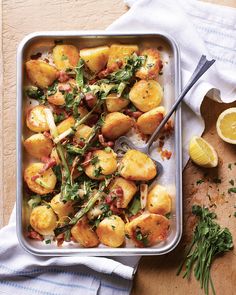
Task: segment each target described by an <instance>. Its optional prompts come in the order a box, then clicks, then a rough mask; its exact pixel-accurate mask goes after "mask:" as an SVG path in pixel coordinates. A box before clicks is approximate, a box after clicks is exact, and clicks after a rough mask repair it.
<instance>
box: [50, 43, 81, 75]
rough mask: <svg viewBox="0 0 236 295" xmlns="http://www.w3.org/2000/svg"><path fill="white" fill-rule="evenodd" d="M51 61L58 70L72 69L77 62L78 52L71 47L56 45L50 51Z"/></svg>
mask: <svg viewBox="0 0 236 295" xmlns="http://www.w3.org/2000/svg"><path fill="white" fill-rule="evenodd" d="M52 55H53V61H54V63H55V65H56V67H57V68H58V69H59V70H66V69H68V68H69V69H70V68H73V67H75V66H76V65H77V63H78V61H79V51H78V49H77V48H76V47H75V46H73V45H56V46H55V47H54V48H53V51H52Z"/></svg>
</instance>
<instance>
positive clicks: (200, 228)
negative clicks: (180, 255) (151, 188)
mask: <svg viewBox="0 0 236 295" xmlns="http://www.w3.org/2000/svg"><path fill="white" fill-rule="evenodd" d="M192 213H193V214H194V215H196V216H197V217H198V218H199V221H198V223H197V225H196V227H195V230H194V234H193V240H192V243H191V245H190V248H189V250H188V252H187V255H186V258H185V259H184V261H183V262H182V264H181V265H180V267H179V269H178V271H177V275H179V274H180V272H181V271H182V269H183V267H184V265H185V272H184V274H183V278H185V277H187V278H188V279H189V278H190V275H191V272H192V270H193V271H194V276H195V278H196V279H197V280H198V281H200V284H201V288H203V289H204V292H205V294H207V295H208V294H209V287H210V288H211V290H212V294H216V292H215V288H214V285H213V282H212V279H211V274H210V269H211V264H212V262H213V260H214V259H215V258H216V256H217V255H218V254H223V253H224V252H227V251H229V250H231V249H232V248H233V239H232V235H231V233H230V231H229V230H228V228H221V227H220V225H219V224H217V223H216V222H215V220H214V219H215V218H216V217H217V216H216V214H215V213H213V212H210V211H209V210H208V208H204V207H200V206H198V205H194V206H193V207H192Z"/></svg>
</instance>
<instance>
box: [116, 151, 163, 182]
mask: <svg viewBox="0 0 236 295" xmlns="http://www.w3.org/2000/svg"><path fill="white" fill-rule="evenodd" d="M119 172H120V175H121V176H122V177H124V178H125V179H128V180H137V181H138V180H139V181H148V180H151V179H153V178H154V177H155V176H156V174H157V170H156V166H155V164H154V162H153V161H152V159H151V158H149V157H148V156H147V155H146V154H144V153H142V152H139V151H136V150H128V151H127V152H126V153H125V155H124V157H123V158H122V160H121V162H120V165H119Z"/></svg>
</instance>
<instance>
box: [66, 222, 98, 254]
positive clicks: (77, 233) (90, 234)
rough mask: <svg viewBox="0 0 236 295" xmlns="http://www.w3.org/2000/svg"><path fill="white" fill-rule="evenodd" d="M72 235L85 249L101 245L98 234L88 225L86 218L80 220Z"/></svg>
mask: <svg viewBox="0 0 236 295" xmlns="http://www.w3.org/2000/svg"><path fill="white" fill-rule="evenodd" d="M71 235H72V237H73V238H74V239H75V240H76V242H78V243H80V244H81V245H82V246H83V247H86V248H91V247H96V246H97V245H98V244H99V240H98V237H97V234H96V233H95V232H94V231H93V230H92V228H91V227H90V225H89V224H88V220H87V218H86V217H83V218H82V219H80V220H79V221H78V222H77V223H76V225H74V226H73V227H72V229H71Z"/></svg>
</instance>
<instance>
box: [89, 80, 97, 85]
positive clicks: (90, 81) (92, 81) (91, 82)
mask: <svg viewBox="0 0 236 295" xmlns="http://www.w3.org/2000/svg"><path fill="white" fill-rule="evenodd" d="M96 82H97V79H92V80H89V85H93V84H94V83H96Z"/></svg>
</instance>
